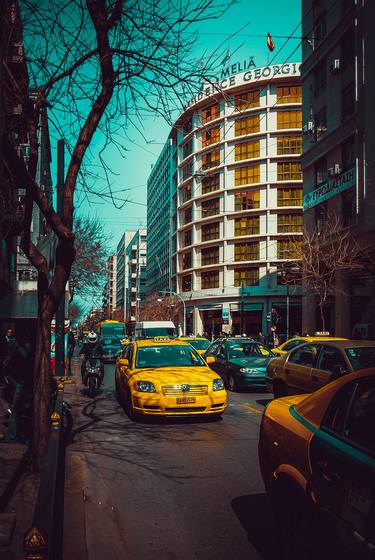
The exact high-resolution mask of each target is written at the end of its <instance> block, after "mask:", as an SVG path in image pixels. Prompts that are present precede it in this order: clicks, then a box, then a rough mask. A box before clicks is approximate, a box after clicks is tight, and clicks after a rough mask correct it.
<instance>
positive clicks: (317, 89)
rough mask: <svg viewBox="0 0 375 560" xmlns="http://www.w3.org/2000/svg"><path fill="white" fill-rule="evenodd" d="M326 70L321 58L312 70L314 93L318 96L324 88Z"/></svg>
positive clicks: (324, 62)
mask: <svg viewBox="0 0 375 560" xmlns="http://www.w3.org/2000/svg"><path fill="white" fill-rule="evenodd" d="M326 83H327V71H326V61H325V60H323V61H322V62H321V63H320V64H318V65H317V66H316V68H315V70H314V95H315V97H318V95H320V94H321V93H322V92H324V91H325V89H326Z"/></svg>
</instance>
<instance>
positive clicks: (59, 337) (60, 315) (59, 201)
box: [55, 140, 70, 377]
mask: <svg viewBox="0 0 375 560" xmlns="http://www.w3.org/2000/svg"><path fill="white" fill-rule="evenodd" d="M64 148H65V146H64V140H58V142H57V182H56V211H57V214H58V215H59V216H60V217H61V216H62V209H63V203H64ZM64 329H65V288H64V292H63V295H62V297H61V301H60V303H59V306H58V308H57V310H56V316H55V363H56V376H58V377H63V376H64V375H65V345H64V342H65V337H64ZM69 374H70V372H69Z"/></svg>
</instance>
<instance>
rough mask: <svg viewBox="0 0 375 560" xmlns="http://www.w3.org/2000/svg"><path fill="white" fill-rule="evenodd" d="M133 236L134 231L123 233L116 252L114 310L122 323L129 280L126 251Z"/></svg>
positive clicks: (124, 315) (125, 312)
mask: <svg viewBox="0 0 375 560" xmlns="http://www.w3.org/2000/svg"><path fill="white" fill-rule="evenodd" d="M134 234H135V231H125V232H124V233H123V235H122V237H121V239H120V242H119V244H118V245H117V252H116V310H117V315H118V317H122V318H123V320H124V321H125V318H126V314H127V310H126V293H125V288H126V286H128V278H129V266H128V256H127V253H126V249H127V247H128V245H129V242H130V241H131V239H132V238H133V237H134Z"/></svg>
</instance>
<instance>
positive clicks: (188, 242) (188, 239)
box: [184, 229, 192, 247]
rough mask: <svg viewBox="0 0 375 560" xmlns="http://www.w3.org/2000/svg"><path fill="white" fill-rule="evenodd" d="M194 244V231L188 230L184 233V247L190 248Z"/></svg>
mask: <svg viewBox="0 0 375 560" xmlns="http://www.w3.org/2000/svg"><path fill="white" fill-rule="evenodd" d="M191 244H192V230H191V229H188V230H187V231H185V232H184V247H188V246H189V245H191Z"/></svg>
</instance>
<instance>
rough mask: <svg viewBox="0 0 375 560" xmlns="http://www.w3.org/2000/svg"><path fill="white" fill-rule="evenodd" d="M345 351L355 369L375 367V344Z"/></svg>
mask: <svg viewBox="0 0 375 560" xmlns="http://www.w3.org/2000/svg"><path fill="white" fill-rule="evenodd" d="M345 351H346V355H347V356H348V358H349V361H350V363H351V364H352V366H353V369H354V370H357V369H365V368H372V367H375V346H358V347H357V348H346V350H345Z"/></svg>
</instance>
